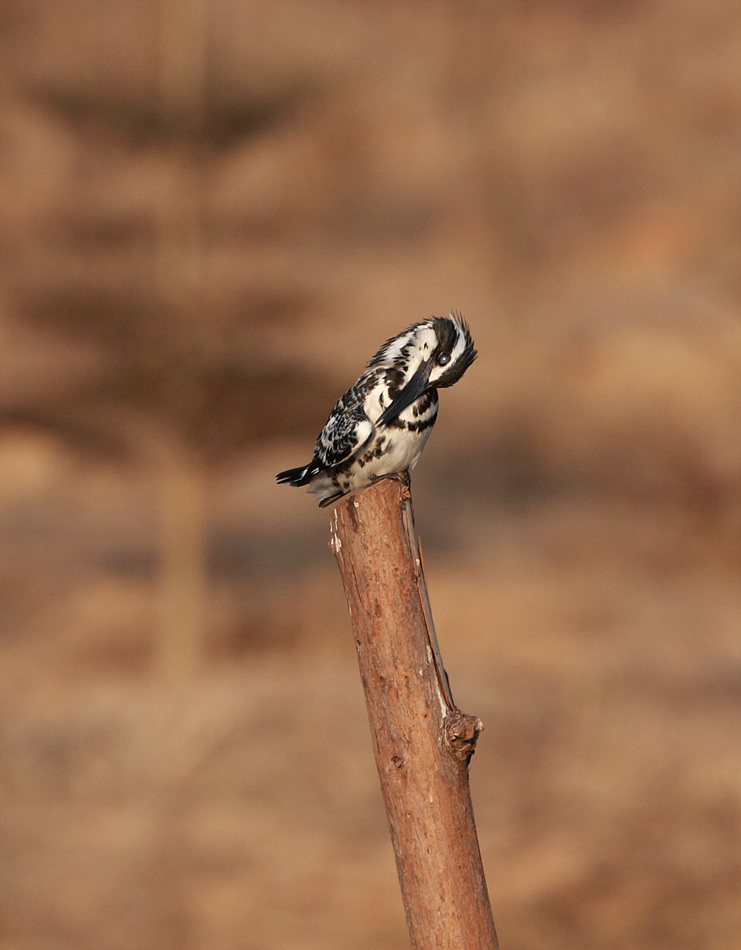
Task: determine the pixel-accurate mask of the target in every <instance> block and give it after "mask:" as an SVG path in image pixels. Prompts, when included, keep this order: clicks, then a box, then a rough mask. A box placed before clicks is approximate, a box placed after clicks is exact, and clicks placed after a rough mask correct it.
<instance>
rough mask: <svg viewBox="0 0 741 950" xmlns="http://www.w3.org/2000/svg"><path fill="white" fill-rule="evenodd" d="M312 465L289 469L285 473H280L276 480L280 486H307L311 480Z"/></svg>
mask: <svg viewBox="0 0 741 950" xmlns="http://www.w3.org/2000/svg"><path fill="white" fill-rule="evenodd" d="M310 468H311V466H310V465H302V466H301V467H300V468H287V469H286V470H285V472H278V474H277V475H276V476H275V480H276V482H277V483H278V484H279V485H285V484H288V485H293V486H294V487H296V488H298V487H299V485H307V484H308V483H309V481H310V479H311V476H310V475H309V469H310Z"/></svg>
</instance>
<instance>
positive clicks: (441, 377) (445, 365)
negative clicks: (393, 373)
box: [368, 310, 476, 425]
mask: <svg viewBox="0 0 741 950" xmlns="http://www.w3.org/2000/svg"><path fill="white" fill-rule="evenodd" d="M475 359H476V349H475V347H474V344H473V340H472V339H471V333H470V331H469V329H468V325H467V324H466V321H465V320H464V319H463V317H462V316H461V315H460V313H458V312H457V311H455V310H454V311H453V312H452V313H451V314H450V316H449V317H432V318H431V319H430V320H422V321H421V322H420V323H415V324H413V325H412V326H411V327H408V328H407V329H406V330H404V331H403V332H402V333H400V334H398V336H395V337H393V338H392V339H390V340H388V341H387V342H386V343H385V344H384V345H383V347H382V348H381V349H380V350H379V351H378V353H377V354H376V355H375V356H374V357H373V359H372V360H371V362H370V363H369V364H368V365H369V366H380V365H388V366H397V367H399V368H400V369H401V368H403V370H404V373H405V377H406V379H405V382H404V384H403V386H402V388H401V389H400V391H399V392H398V393H397V395H396V396H395V398H394V400H393V402H392V403H391V405H390V406H388V407H387V409H386V410H385V411H384V412H383V414H382V415H381V417H380V418H379V420H378V422H379V424H381V425H385V424H387V423H389V422H391V421H392V420H393V419H395V418H396V417H397V416H398V415H399V413H400V412H403V411H404V409H406V408H407V406H410V405H411V404H412V403H413V402H414V401H415V399H418V398H419V397H420V396H421V395H422V394H423V393H425V392H426V391H427V390H429V389H438V388H443V387H445V386H452V385H453V383H456V382H458V380H459V379H460V378H461V376H462V375H463V374H464V373H465V372H466V370H467V369H468V367H469V366H470V365H471V363H473V361H474V360H475Z"/></svg>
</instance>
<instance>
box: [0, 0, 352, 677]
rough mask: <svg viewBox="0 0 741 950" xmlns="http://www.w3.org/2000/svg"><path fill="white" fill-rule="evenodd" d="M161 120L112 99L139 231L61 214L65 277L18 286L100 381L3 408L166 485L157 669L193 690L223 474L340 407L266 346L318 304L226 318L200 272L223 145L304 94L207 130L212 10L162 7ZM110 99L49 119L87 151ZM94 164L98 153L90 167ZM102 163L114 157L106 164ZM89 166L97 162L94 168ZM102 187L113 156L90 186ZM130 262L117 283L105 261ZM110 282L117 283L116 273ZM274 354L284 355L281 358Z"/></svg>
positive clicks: (248, 301) (261, 293) (132, 224)
mask: <svg viewBox="0 0 741 950" xmlns="http://www.w3.org/2000/svg"><path fill="white" fill-rule="evenodd" d="M158 3H159V33H158V35H159V55H158V71H157V84H156V86H157V108H156V110H155V111H154V112H153V113H151V114H150V113H149V112H148V107H147V105H146V104H142V103H140V104H139V105H138V107H137V108H133V109H121V107H120V102H118V100H117V90H115V89H112V90H111V89H109V90H107V92H108V93H109V94H110V102H109V103H108V106H109V107H110V109H109V112H108V113H107V114H106V120H107V122H108V123H109V124H110V123H111V122H113V123H114V125H115V134H116V136H117V147H118V148H119V149H120V148H121V147H123V148H124V149H127V147H128V151H127V156H126V157H127V160H128V161H129V162H134V163H135V162H136V161H137V160H139V161H147V160H148V159H151V156H148V155H147V154H146V150H144V151H142V148H141V144H142V142H145V143H146V142H149V143H150V144H151V145H152V148H153V149H154V150H155V151H156V153H157V162H158V163H159V168H160V175H159V178H158V185H159V187H158V189H157V200H156V202H155V205H154V207H152V208H151V211H150V216H149V218H148V219H145V220H132V219H131V216H130V212H129V213H128V215H129V216H128V218H127V217H126V212H124V213H123V218H121V217H119V218H118V219H113V220H111V217H110V213H108V214H105V213H97V214H96V211H95V209H91V208H85V209H82V208H80V207H74V208H69V207H67V208H62V210H61V214H60V219H59V220H57V221H55V222H54V223H55V228H53V229H52V231H53V232H58V233H59V234H60V235H61V238H60V240H62V241H63V242H65V244H66V246H65V252H64V254H63V255H62V258H63V260H62V263H61V264H59V263H58V262H57V263H56V264H52V265H51V266H46V265H48V264H49V262H48V261H47V260H45V258H44V254H45V251H44V248H42V249H41V252H40V254H39V249H38V248H37V249H36V254H37V259H36V261H35V263H36V264H37V265H39V266H38V267H37V269H36V273H41V274H44V280H38V281H36V280H35V281H34V283H33V285H32V286H30V285H29V283H28V280H27V277H26V273H27V272H28V271H27V270H26V269H22V270H24V273H23V274H21V276H20V277H19V279H18V280H17V281H16V290H17V297H18V300H17V309H18V310H19V312H20V313H21V314H22V315H23V316H25V317H26V318H28V319H29V320H31V321H32V322H33V323H35V324H41V325H43V326H44V327H45V328H51V329H53V330H54V331H55V332H56V333H57V334H61V335H62V336H63V337H64V338H65V339H66V340H71V341H75V342H76V343H77V344H79V346H80V347H81V348H82V349H84V350H88V351H89V350H91V349H92V350H93V351H94V353H95V354H96V360H97V371H96V372H93V373H91V374H88V375H87V376H85V377H84V378H80V377H78V378H76V379H75V378H68V379H66V382H65V385H64V386H63V387H61V388H60V389H59V390H58V392H57V393H56V396H55V398H54V399H53V400H50V399H49V398H48V393H44V395H43V396H42V395H41V393H40V392H39V394H38V397H37V398H25V397H24V398H22V399H20V398H19V399H13V398H10V399H9V400H6V403H5V406H4V408H3V415H4V417H5V419H7V420H22V421H24V422H26V423H34V424H38V425H44V426H48V427H51V428H53V429H54V430H56V431H58V432H61V433H63V434H64V435H65V436H66V437H67V438H68V439H69V440H70V441H71V442H72V443H73V444H75V445H77V446H84V447H85V448H86V449H87V450H94V451H104V452H107V453H114V454H116V455H119V456H129V455H132V454H133V455H135V456H136V457H137V458H143V459H144V460H145V462H146V464H148V465H150V466H152V469H153V470H154V471H155V472H156V473H157V479H158V482H159V496H160V556H159V559H158V561H159V583H160V602H161V630H160V635H159V642H158V650H157V653H158V665H159V668H160V669H161V670H162V671H163V672H164V673H166V674H167V675H170V676H176V677H182V676H186V675H190V674H191V673H192V672H193V671H194V670H195V669H196V667H197V665H198V664H199V662H200V654H201V652H202V641H203V637H204V630H205V626H206V622H207V619H206V618H207V586H208V552H207V520H208V519H207V505H208V490H209V484H210V481H211V476H212V472H213V470H214V466H215V465H217V464H218V463H220V462H223V461H224V460H226V459H228V458H230V457H233V456H234V455H235V454H236V453H239V452H242V451H243V450H244V448H245V447H246V446H248V445H250V444H254V443H255V442H256V441H258V440H260V439H262V438H265V437H268V436H269V437H271V438H274V437H276V436H281V435H288V434H290V433H292V432H302V433H303V432H305V428H306V427H307V426H312V425H316V424H317V422H318V421H320V420H321V421H323V418H322V417H323V413H324V412H325V411H326V406H327V405H328V404H329V403H330V402H331V399H332V397H333V395H336V392H335V390H334V387H328V386H327V384H326V382H325V381H324V380H323V377H322V378H313V377H310V376H309V375H308V374H307V373H306V372H305V371H301V370H299V369H297V368H296V367H295V366H288V365H286V364H285V363H284V362H282V361H281V359H280V357H279V356H276V355H275V353H271V352H269V351H268V348H267V347H266V346H265V342H266V338H267V334H266V327H269V326H270V325H271V324H275V323H279V324H281V325H283V324H285V323H290V322H291V321H292V320H294V319H295V318H296V317H298V316H300V315H301V314H303V313H304V311H305V310H306V308H307V306H308V299H309V293H308V292H303V291H300V290H299V291H296V290H289V291H286V290H285V289H283V288H281V287H277V286H274V287H270V286H268V288H267V289H265V288H264V287H263V288H261V289H254V288H253V289H252V291H251V292H248V293H247V294H246V295H245V296H244V297H243V298H242V299H241V300H240V301H239V303H238V305H232V306H231V307H226V308H224V307H222V306H221V301H220V298H219V295H218V294H214V293H213V286H212V284H211V283H210V280H209V274H208V269H207V233H206V231H207V227H206V222H205V214H204V182H205V180H206V178H207V175H208V169H209V168H210V166H211V164H212V163H213V162H214V161H216V160H218V157H219V156H220V154H221V153H222V152H223V150H224V149H225V148H227V147H228V145H229V142H230V132H231V134H232V135H234V136H238V137H239V138H240V140H244V138H245V137H249V136H254V135H259V134H261V132H262V131H263V130H264V129H265V128H268V129H269V128H270V124H271V117H273V118H277V117H279V116H281V115H282V114H283V111H284V109H285V107H286V102H287V101H288V100H289V99H291V97H294V104H297V102H298V100H300V98H301V96H302V95H303V91H302V90H301V89H296V90H293V91H289V92H287V93H286V92H285V91H281V92H279V93H277V94H275V93H271V92H268V93H266V97H265V99H264V101H262V102H261V103H260V105H259V107H257V108H256V107H255V104H254V103H251V104H249V106H248V107H247V108H245V107H244V104H241V103H236V104H235V111H236V116H232V118H233V119H234V121H230V117H229V115H228V113H227V111H226V109H223V110H222V111H221V112H220V114H219V115H217V116H216V117H213V116H212V117H211V118H209V115H208V113H209V110H208V108H207V90H206V78H207V77H206V60H207V43H208V30H207V22H206V20H207V9H208V4H207V2H206V0H158ZM105 95H106V90H105V89H104V90H96V91H95V94H93V95H88V96H87V98H86V97H85V96H82V97H77V98H76V97H75V96H71V95H70V94H69V93H64V94H60V92H59V90H58V89H57V90H51V92H49V93H47V94H46V95H45V96H44V100H45V104H46V107H47V108H51V109H53V110H55V112H56V113H57V114H59V115H62V116H64V118H65V121H66V122H67V124H71V125H72V127H73V128H74V130H75V133H76V134H77V135H79V136H84V137H86V139H87V141H86V151H87V150H89V149H90V148H93V149H95V148H96V146H97V148H98V149H100V150H102V151H103V152H105V153H108V152H109V151H110V142H107V141H106V140H105V138H104V137H96V136H90V135H89V129H90V126H91V123H92V124H93V125H95V123H96V122H97V121H99V118H100V114H101V109H103V110H104V112H105V109H106V100H105ZM88 156H89V151H88ZM108 157H109V156H108ZM92 160H93V159H91V158H90V157H88V161H92ZM107 172H108V169H107V167H106V164H105V156H103V157H102V159H101V161H100V167H99V168H98V169H97V174H98V175H101V176H104V175H105V174H106V173H107ZM106 244H108V246H109V247H112V246H115V247H116V249H117V250H119V251H120V250H121V248H122V247H123V248H124V249H125V250H126V254H125V255H124V259H125V263H124V266H123V267H120V268H119V269H118V270H113V271H112V269H111V268H110V266H108V267H106V266H103V265H104V264H108V265H110V260H106V255H105V254H103V255H101V247H103V248H105V247H106ZM111 271H112V272H111ZM276 349H277V348H276Z"/></svg>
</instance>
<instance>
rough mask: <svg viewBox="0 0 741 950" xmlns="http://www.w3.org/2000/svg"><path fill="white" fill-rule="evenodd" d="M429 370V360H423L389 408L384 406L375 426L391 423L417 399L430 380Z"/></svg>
mask: <svg viewBox="0 0 741 950" xmlns="http://www.w3.org/2000/svg"><path fill="white" fill-rule="evenodd" d="M431 369H432V363H431V361H430V360H423V361H422V362H421V363H420V365H419V367H418V369H417V371H416V372H415V373H414V375H413V376H412V378H411V379H410V380H409V382H408V383H407V384H406V386H405V387H404V388H403V389H402V390H400V391H399V392H398V393H397V395H396V399H394V401H393V402H392V403H391V405H390V406H386V408H385V409H384V410H383V412H382V413H381V415H380V416H379V417H378V420H377V421H376V425H377V426H386V425H388V424H389V422H393V421H394V419H396V418H397V417H398V416H399V413H401V412H403V411H404V410H405V409H406V408H407V406H411V404H412V403H413V402H414V400H415V399H419V397H420V396H421V395H422V393H423V392H424V391H425V389H426V388H427V380H428V379H429V378H430V371H431Z"/></svg>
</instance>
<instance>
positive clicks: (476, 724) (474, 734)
mask: <svg viewBox="0 0 741 950" xmlns="http://www.w3.org/2000/svg"><path fill="white" fill-rule="evenodd" d="M444 726H445V743H446V745H447V747H448V749H449V750H450V752H452V754H453V756H454V757H455V758H456V759H458V761H459V762H465V764H466V765H468V763H469V761H470V760H471V756H472V755H473V754H474V752H475V751H476V740H477V739H478V737H479V734H480V733H481V732H482V731H483V728H484V724H483V722H482V721H481V720H480V719H478V718H477V717H476V716H469V715H467V714H466V713H463V712H461V711H460V709H453V710H451V711H450V712H449V713H448V715H447V716H446V717H445V723H444Z"/></svg>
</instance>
